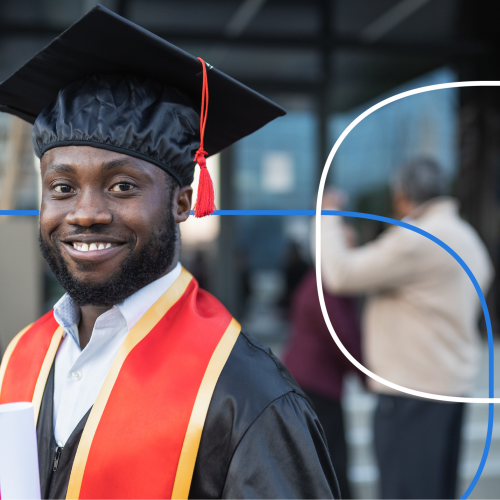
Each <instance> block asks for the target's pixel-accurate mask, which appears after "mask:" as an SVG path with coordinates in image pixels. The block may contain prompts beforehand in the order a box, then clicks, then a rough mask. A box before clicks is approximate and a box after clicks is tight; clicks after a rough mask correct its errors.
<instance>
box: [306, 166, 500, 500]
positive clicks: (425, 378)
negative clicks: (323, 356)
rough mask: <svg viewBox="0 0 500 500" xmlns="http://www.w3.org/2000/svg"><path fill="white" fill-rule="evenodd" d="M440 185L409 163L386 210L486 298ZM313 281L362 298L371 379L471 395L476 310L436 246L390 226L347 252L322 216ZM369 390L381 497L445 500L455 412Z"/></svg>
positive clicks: (329, 200)
mask: <svg viewBox="0 0 500 500" xmlns="http://www.w3.org/2000/svg"><path fill="white" fill-rule="evenodd" d="M446 188H447V179H446V176H445V174H444V172H443V170H442V169H441V168H440V166H439V165H438V164H437V163H436V162H435V161H433V160H431V159H426V158H420V159H415V160H414V161H411V162H410V163H408V164H407V165H406V166H404V167H403V168H402V169H400V170H399V171H398V172H397V174H396V176H395V178H394V179H393V183H392V196H393V206H394V210H395V212H396V215H397V216H398V217H399V218H401V219H404V220H405V221H406V222H408V223H410V224H412V225H414V226H417V227H419V228H421V229H423V230H425V231H427V232H429V233H431V234H433V235H434V236H436V237H437V238H439V239H440V240H442V241H444V242H445V243H446V244H447V245H449V246H450V247H451V248H452V249H453V250H455V251H456V252H457V253H458V255H459V256H460V257H461V258H462V259H463V260H464V261H465V262H466V264H467V265H468V266H469V267H470V269H471V270H472V272H473V273H474V275H475V277H476V279H477V281H478V283H479V285H480V286H481V289H482V290H483V292H484V293H486V291H487V290H488V287H489V285H490V283H491V281H492V278H493V274H494V271H493V267H492V264H491V261H490V258H489V256H488V252H487V250H486V248H485V246H484V244H483V243H482V242H481V240H480V238H479V236H478V235H477V233H476V232H475V230H474V229H473V228H472V227H471V226H470V225H469V224H468V223H467V222H465V221H464V220H462V219H461V218H460V216H459V214H458V204H457V201H456V200H454V199H452V198H450V197H447V196H445V195H446V191H447V189H446ZM322 208H323V209H324V210H335V209H337V210H338V209H339V208H340V207H339V203H338V196H337V195H336V194H335V192H332V191H330V192H325V195H324V197H323V206H322ZM322 275H323V286H324V289H325V291H328V292H331V293H343V294H360V293H363V294H368V300H367V303H366V307H365V310H364V315H363V323H362V331H363V354H364V358H365V360H366V363H367V367H368V368H369V369H370V370H371V371H373V372H374V373H375V374H376V375H378V376H380V377H383V378H384V379H386V380H388V381H390V382H393V383H396V384H399V385H402V386H404V387H407V388H410V389H414V390H419V391H423V392H428V393H432V394H442V395H447V396H467V395H468V394H469V393H470V392H471V390H472V389H473V385H474V378H475V375H476V373H477V369H478V363H479V359H480V336H479V332H478V316H479V312H480V307H479V306H480V303H479V300H478V297H477V294H476V292H475V290H474V287H473V286H472V284H471V282H470V280H469V278H468V276H467V274H466V273H465V271H464V270H463V269H462V268H461V267H460V265H459V264H458V263H457V262H456V261H455V260H454V259H453V258H452V257H451V256H450V255H449V254H448V253H447V252H446V251H445V250H444V249H443V248H441V247H440V246H439V245H437V244H436V243H434V242H432V241H431V240H429V239H428V238H425V237H423V236H421V235H419V234H417V233H414V232H413V231H409V230H407V229H404V228H401V227H399V226H392V227H391V228H389V229H387V230H386V231H385V232H384V233H383V234H382V235H381V236H380V237H378V238H377V239H376V240H374V241H373V242H371V243H369V244H366V245H364V246H361V247H358V248H350V247H349V245H348V242H347V241H346V238H345V235H344V232H343V230H342V222H341V219H340V218H339V217H332V216H328V217H323V220H322ZM299 382H300V380H299ZM369 387H370V388H371V389H372V390H373V391H374V392H375V393H377V394H378V406H377V409H376V411H375V417H374V439H375V453H376V457H377V461H378V465H379V469H380V480H381V496H382V498H454V497H455V489H456V479H457V467H458V457H459V445H460V435H461V427H462V418H463V409H464V405H463V404H462V403H442V402H436V401H431V400H426V399H420V398H413V397H409V396H407V395H405V394H402V393H400V392H397V391H395V390H393V389H391V388H389V387H386V386H385V385H382V384H380V383H378V382H376V381H374V380H372V379H369Z"/></svg>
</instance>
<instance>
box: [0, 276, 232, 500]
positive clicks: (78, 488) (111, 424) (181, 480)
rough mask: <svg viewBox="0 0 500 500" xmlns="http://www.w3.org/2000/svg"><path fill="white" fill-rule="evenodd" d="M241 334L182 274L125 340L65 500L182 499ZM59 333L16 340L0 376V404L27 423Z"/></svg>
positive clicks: (53, 326) (42, 325)
mask: <svg viewBox="0 0 500 500" xmlns="http://www.w3.org/2000/svg"><path fill="white" fill-rule="evenodd" d="M239 332H240V325H239V324H238V323H237V322H236V321H235V320H234V319H233V318H232V317H231V315H230V314H229V312H228V311H227V310H226V309H225V308H224V306H222V304H220V302H218V301H217V299H215V298H214V297H213V296H211V295H210V294H208V293H207V292H205V291H203V290H200V289H199V288H198V283H197V282H196V280H195V279H194V278H193V277H192V276H191V275H190V274H189V273H188V272H187V271H186V270H184V269H183V270H182V273H181V275H180V276H179V278H178V279H177V280H176V281H175V283H174V284H173V285H172V286H171V287H170V288H169V289H168V290H167V292H166V293H165V294H164V295H163V296H162V297H160V299H158V301H157V302H156V303H155V304H154V305H153V306H152V307H151V308H150V309H149V310H148V311H147V312H146V314H145V315H144V316H143V317H142V318H141V319H140V320H139V321H138V322H137V324H136V325H135V326H134V327H133V328H132V329H131V330H130V332H129V334H128V335H127V337H126V339H125V340H124V342H123V344H122V346H121V347H120V350H119V351H118V354H117V355H116V358H115V360H114V361H113V364H112V366H111V368H110V370H109V373H108V375H107V377H106V379H105V381H104V384H103V386H102V388H101V391H100V392H99V395H98V396H97V399H96V401H95V403H94V406H93V407H92V411H91V412H90V415H89V418H88V420H87V424H86V426H85V429H84V431H83V434H82V437H81V440H80V444H79V446H78V450H77V453H76V457H75V461H74V463H73V468H72V471H71V477H70V481H69V487H68V493H67V498H187V497H188V495H189V489H190V486H191V479H192V475H193V470H194V465H195V461H196V455H197V453H198V447H199V444H200V439H201V434H202V430H203V425H204V423H205V418H206V415H207V411H208V407H209V405H210V401H211V398H212V394H213V391H214V389H215V385H216V383H217V380H218V378H219V375H220V373H221V371H222V369H223V367H224V365H225V363H226V361H227V358H228V357H229V354H230V353H231V350H232V348H233V346H234V344H235V342H236V340H237V338H238V335H239ZM61 337H62V328H60V327H59V325H58V324H57V322H56V321H55V320H54V317H53V314H52V312H50V313H48V314H46V315H45V316H43V317H42V318H41V319H39V320H38V321H37V322H35V323H34V324H33V325H30V326H29V327H27V328H26V329H25V330H23V331H22V332H20V333H19V334H18V335H17V337H15V339H14V340H13V341H12V342H11V344H10V345H9V348H8V349H7V351H6V352H5V355H4V359H3V361H2V365H1V367H0V404H2V403H11V402H16V401H33V404H34V406H35V418H37V417H38V412H39V410H40V405H41V400H42V396H43V390H44V388H45V384H46V381H47V378H48V375H49V372H50V367H51V366H52V363H53V361H54V358H55V355H56V352H57V348H58V346H59V342H60V340H61Z"/></svg>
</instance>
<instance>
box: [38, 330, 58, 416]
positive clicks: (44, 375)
mask: <svg viewBox="0 0 500 500" xmlns="http://www.w3.org/2000/svg"><path fill="white" fill-rule="evenodd" d="M63 333H64V328H63V327H62V326H59V327H57V329H56V331H55V332H54V335H52V340H51V341H50V345H49V349H48V350H47V354H46V355H45V358H44V359H43V363H42V368H41V369H40V373H39V374H38V378H37V379H36V385H35V391H34V392H33V410H34V412H35V426H36V424H37V422H38V415H39V414H40V407H41V406H42V398H43V391H44V390H45V385H46V384H47V380H48V378H49V374H50V369H51V367H52V363H53V362H54V359H55V357H56V354H57V349H58V348H59V344H60V343H61V339H62V336H63Z"/></svg>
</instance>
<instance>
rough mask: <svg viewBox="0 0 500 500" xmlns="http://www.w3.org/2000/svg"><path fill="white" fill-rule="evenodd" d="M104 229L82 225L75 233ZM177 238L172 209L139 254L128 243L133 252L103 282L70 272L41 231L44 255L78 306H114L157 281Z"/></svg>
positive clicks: (97, 232) (96, 231) (90, 232)
mask: <svg viewBox="0 0 500 500" xmlns="http://www.w3.org/2000/svg"><path fill="white" fill-rule="evenodd" d="M103 229H104V230H103ZM105 229H106V228H105V227H104V228H103V226H96V227H95V228H91V229H90V230H86V229H85V228H81V227H80V230H79V231H77V232H75V234H83V233H84V234H86V235H88V234H96V235H98V234H101V235H103V234H106V231H105ZM177 238H178V228H177V224H176V222H175V219H174V216H173V213H172V210H171V209H169V210H167V218H166V221H165V223H164V224H163V226H162V227H161V228H159V230H158V231H153V233H152V234H151V237H150V238H149V240H148V241H147V242H146V243H145V244H144V246H143V247H142V249H141V250H140V251H139V253H138V254H137V255H134V254H133V253H132V247H133V242H129V243H128V246H129V248H130V249H131V251H130V254H129V255H128V256H127V257H126V259H125V261H124V262H123V263H122V265H121V266H120V269H119V270H118V271H117V272H115V273H114V274H113V275H112V276H111V277H110V278H109V279H108V280H107V281H106V282H104V283H86V282H84V281H82V280H79V279H78V278H76V277H75V276H73V275H72V274H71V273H70V272H69V270H68V266H67V264H66V262H65V260H64V258H63V256H62V254H61V251H60V249H59V248H58V247H57V246H55V245H51V244H50V243H48V242H47V241H45V240H44V239H43V237H42V232H41V230H40V234H39V242H40V248H41V250H42V255H43V257H44V258H45V260H46V261H47V263H48V264H49V267H50V269H51V270H52V272H53V273H54V275H55V276H56V278H57V280H58V281H59V283H60V284H61V286H62V287H63V288H64V289H65V290H66V291H67V292H68V294H69V296H70V297H71V299H72V300H73V302H74V303H75V304H76V305H78V306H90V305H91V306H113V305H115V304H119V303H120V302H123V301H124V300H125V299H126V298H127V297H130V296H131V295H132V294H134V293H135V292H137V291H138V290H140V289H141V288H143V287H144V286H146V285H148V284H149V283H151V282H153V281H155V280H156V279H157V278H159V277H160V276H161V275H162V274H163V273H164V272H165V271H166V269H167V268H168V267H170V266H171V265H172V263H173V261H174V258H175V252H176V245H177Z"/></svg>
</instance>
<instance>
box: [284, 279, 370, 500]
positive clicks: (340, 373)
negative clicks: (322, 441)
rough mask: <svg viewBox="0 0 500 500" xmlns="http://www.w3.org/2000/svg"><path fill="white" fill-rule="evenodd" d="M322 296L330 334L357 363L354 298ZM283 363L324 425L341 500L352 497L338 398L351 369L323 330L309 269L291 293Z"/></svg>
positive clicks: (359, 336)
mask: <svg viewBox="0 0 500 500" xmlns="http://www.w3.org/2000/svg"><path fill="white" fill-rule="evenodd" d="M324 297H325V304H326V308H327V310H328V316H329V317H330V321H331V322H332V325H333V328H334V330H335V332H336V333H337V335H338V336H339V338H340V340H341V342H342V344H343V345H344V346H345V347H346V349H347V350H348V351H349V352H350V353H351V354H352V355H353V356H354V357H355V358H356V359H358V360H359V361H360V360H361V334H360V326H359V320H358V311H357V307H356V303H355V300H354V299H353V298H351V297H340V296H337V295H334V294H330V293H328V292H325V293H324ZM283 360H284V363H285V365H286V367H287V368H288V369H289V370H290V372H291V373H292V375H293V377H294V378H295V380H297V382H298V383H299V385H300V387H301V388H302V389H303V390H304V392H305V393H306V394H307V396H309V399H310V400H311V401H312V403H313V405H314V408H315V411H316V414H317V415H318V418H319V421H320V422H321V425H322V426H323V429H324V431H325V435H326V440H327V443H328V448H329V451H330V457H331V459H332V464H333V467H334V469H335V473H336V475H337V480H338V482H339V487H340V493H341V495H342V498H351V492H350V488H349V483H348V479H347V456H348V453H347V446H346V439H345V431H344V417H343V413H342V406H341V398H342V383H343V379H344V376H345V375H346V374H347V373H349V372H352V371H354V370H356V369H355V368H354V366H353V365H352V364H351V362H350V361H349V360H348V359H347V358H346V357H345V356H344V354H343V353H342V352H341V351H340V349H339V348H338V347H337V345H336V344H335V341H334V340H333V338H332V336H331V335H330V332H329V331H328V327H327V326H326V323H325V320H324V318H323V314H322V312H321V308H320V304H319V299H318V290H317V287H316V272H315V271H314V269H311V270H310V271H309V272H308V273H307V275H306V276H305V277H304V279H303V280H302V281H301V282H300V284H299V285H298V286H297V288H296V289H295V292H294V293H293V295H292V299H291V336H290V341H289V343H288V345H287V346H286V347H285V353H284V358H283ZM356 372H357V370H356ZM357 373H359V372H357Z"/></svg>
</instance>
